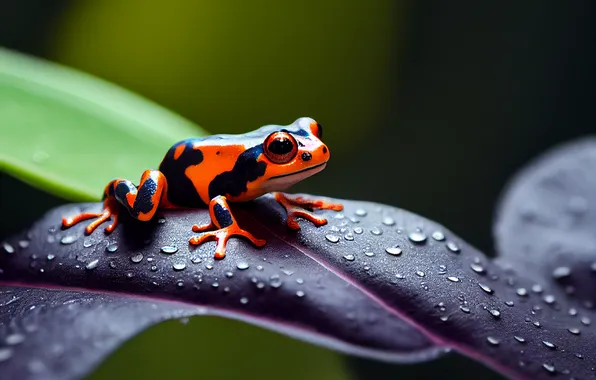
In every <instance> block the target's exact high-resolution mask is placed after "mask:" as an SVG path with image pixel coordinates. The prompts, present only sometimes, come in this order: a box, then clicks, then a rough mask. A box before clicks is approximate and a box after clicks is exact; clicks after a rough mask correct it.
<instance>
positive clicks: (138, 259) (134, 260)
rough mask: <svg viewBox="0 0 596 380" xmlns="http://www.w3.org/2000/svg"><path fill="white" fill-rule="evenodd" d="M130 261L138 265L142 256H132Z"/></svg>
mask: <svg viewBox="0 0 596 380" xmlns="http://www.w3.org/2000/svg"><path fill="white" fill-rule="evenodd" d="M130 261H132V262H133V263H135V264H138V263H140V262H141V261H143V254H142V253H139V254H138V255H134V256H132V257H131V258H130Z"/></svg>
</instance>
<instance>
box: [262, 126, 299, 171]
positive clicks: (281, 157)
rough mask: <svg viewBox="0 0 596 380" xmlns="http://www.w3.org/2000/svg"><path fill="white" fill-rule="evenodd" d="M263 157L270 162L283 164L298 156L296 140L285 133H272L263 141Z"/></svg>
mask: <svg viewBox="0 0 596 380" xmlns="http://www.w3.org/2000/svg"><path fill="white" fill-rule="evenodd" d="M264 148H265V149H264V151H265V155H266V156H267V158H268V159H269V160H271V162H273V163H276V164H285V163H288V162H290V161H292V160H293V159H294V157H296V154H298V144H297V143H296V139H295V138H294V137H293V136H292V135H290V134H289V133H286V132H273V133H272V134H270V135H269V136H267V138H266V139H265V144H264Z"/></svg>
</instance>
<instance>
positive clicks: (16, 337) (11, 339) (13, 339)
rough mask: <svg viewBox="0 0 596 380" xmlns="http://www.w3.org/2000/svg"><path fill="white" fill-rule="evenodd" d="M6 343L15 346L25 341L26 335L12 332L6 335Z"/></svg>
mask: <svg viewBox="0 0 596 380" xmlns="http://www.w3.org/2000/svg"><path fill="white" fill-rule="evenodd" d="M5 341H6V344H9V345H11V346H14V345H16V344H19V343H23V342H24V341H25V335H23V334H10V335H9V336H7V337H6V340H5Z"/></svg>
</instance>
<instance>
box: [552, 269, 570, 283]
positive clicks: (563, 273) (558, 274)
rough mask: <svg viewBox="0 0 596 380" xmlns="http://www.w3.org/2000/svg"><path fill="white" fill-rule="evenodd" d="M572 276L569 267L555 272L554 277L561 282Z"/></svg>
mask: <svg viewBox="0 0 596 380" xmlns="http://www.w3.org/2000/svg"><path fill="white" fill-rule="evenodd" d="M569 275H571V268H569V267H558V268H555V270H553V277H554V279H555V280H561V279H563V278H565V277H569Z"/></svg>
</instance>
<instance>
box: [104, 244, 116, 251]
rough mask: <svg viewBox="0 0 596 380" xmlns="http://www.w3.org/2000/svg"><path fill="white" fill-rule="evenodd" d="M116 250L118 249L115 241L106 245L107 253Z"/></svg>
mask: <svg viewBox="0 0 596 380" xmlns="http://www.w3.org/2000/svg"><path fill="white" fill-rule="evenodd" d="M117 250H118V244H116V243H112V244H109V245H108V246H107V247H106V251H107V252H109V253H114V252H116V251H117Z"/></svg>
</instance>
